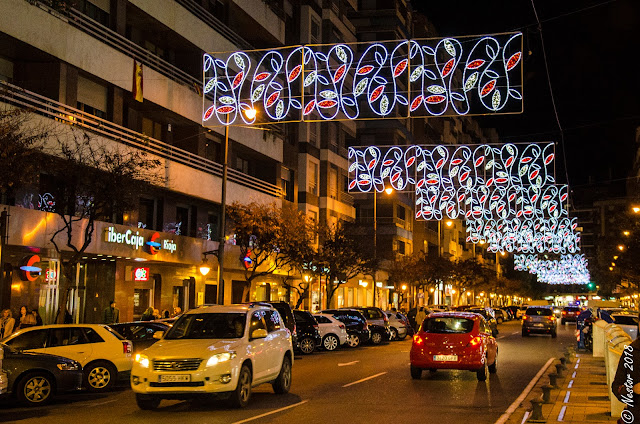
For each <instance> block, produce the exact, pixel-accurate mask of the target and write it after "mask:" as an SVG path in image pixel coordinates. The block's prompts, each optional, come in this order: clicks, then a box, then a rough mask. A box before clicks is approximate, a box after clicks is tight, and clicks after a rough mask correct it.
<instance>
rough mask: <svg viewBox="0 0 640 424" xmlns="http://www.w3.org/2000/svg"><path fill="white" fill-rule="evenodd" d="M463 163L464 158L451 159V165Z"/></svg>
mask: <svg viewBox="0 0 640 424" xmlns="http://www.w3.org/2000/svg"><path fill="white" fill-rule="evenodd" d="M461 163H462V159H454V160H452V161H451V165H453V166H456V165H460V164H461Z"/></svg>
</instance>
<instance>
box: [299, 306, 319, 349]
mask: <svg viewBox="0 0 640 424" xmlns="http://www.w3.org/2000/svg"><path fill="white" fill-rule="evenodd" d="M293 317H294V318H295V320H296V327H295V328H296V334H297V337H298V343H297V346H294V347H295V348H296V349H297V350H299V351H300V352H302V353H303V354H305V355H308V354H310V353H313V351H314V350H316V347H317V346H320V344H321V343H322V337H320V333H319V332H318V321H316V319H315V318H314V317H313V315H311V313H310V312H307V311H301V310H298V309H295V310H294V311H293Z"/></svg>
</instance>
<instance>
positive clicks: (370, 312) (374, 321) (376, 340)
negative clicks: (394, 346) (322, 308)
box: [341, 306, 391, 345]
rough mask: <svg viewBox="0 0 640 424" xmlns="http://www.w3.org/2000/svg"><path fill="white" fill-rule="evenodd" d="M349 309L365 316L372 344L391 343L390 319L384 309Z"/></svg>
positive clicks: (368, 307) (361, 307)
mask: <svg viewBox="0 0 640 424" xmlns="http://www.w3.org/2000/svg"><path fill="white" fill-rule="evenodd" d="M341 309H343V308H341ZM348 309H355V310H357V311H360V312H362V315H364V317H365V319H366V320H367V325H368V326H369V331H370V332H371V338H370V341H371V343H372V344H374V345H377V344H380V343H382V342H383V341H389V340H390V339H391V333H390V332H389V318H387V315H386V314H385V313H384V312H383V311H382V309H380V308H377V307H375V306H354V307H353V308H348Z"/></svg>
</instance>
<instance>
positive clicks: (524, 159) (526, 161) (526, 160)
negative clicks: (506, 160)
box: [520, 156, 533, 163]
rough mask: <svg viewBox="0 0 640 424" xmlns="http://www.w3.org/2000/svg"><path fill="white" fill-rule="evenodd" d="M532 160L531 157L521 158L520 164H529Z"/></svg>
mask: <svg viewBox="0 0 640 424" xmlns="http://www.w3.org/2000/svg"><path fill="white" fill-rule="evenodd" d="M532 160H533V158H532V157H531V156H525V157H523V158H522V160H521V161H520V162H522V163H529V162H531V161H532Z"/></svg>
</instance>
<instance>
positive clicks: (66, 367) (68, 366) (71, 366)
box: [57, 362, 80, 371]
mask: <svg viewBox="0 0 640 424" xmlns="http://www.w3.org/2000/svg"><path fill="white" fill-rule="evenodd" d="M57 366H58V369H59V370H60V371H75V370H78V369H80V366H79V365H78V363H77V362H73V363H69V362H62V363H59V364H57Z"/></svg>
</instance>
